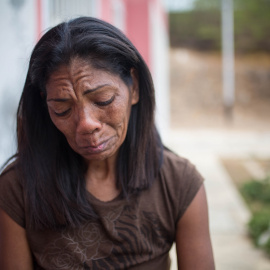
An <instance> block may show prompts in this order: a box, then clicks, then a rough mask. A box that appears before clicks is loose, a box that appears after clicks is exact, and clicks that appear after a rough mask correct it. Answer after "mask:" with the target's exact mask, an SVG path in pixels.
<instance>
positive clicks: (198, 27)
mask: <svg viewBox="0 0 270 270" xmlns="http://www.w3.org/2000/svg"><path fill="white" fill-rule="evenodd" d="M269 14H270V0H76V1H75V0H1V1H0V26H1V27H0V37H1V43H0V59H1V65H0V134H1V136H0V138H1V140H0V164H3V163H4V162H5V160H6V159H7V158H8V157H10V156H11V155H12V154H14V153H15V152H16V139H15V138H16V136H15V130H16V117H15V116H16V109H17V106H18V102H19V98H20V95H21V91H22V88H23V84H24V80H25V76H26V71H27V68H28V61H29V57H30V54H31V51H32V49H33V47H34V45H35V44H36V42H37V41H38V39H39V38H40V36H41V35H42V34H43V33H45V32H46V30H47V29H49V28H50V27H52V26H54V25H56V24H57V23H60V22H62V21H63V20H68V19H71V18H73V17H76V16H81V15H83V16H93V17H97V18H100V19H103V20H106V21H108V22H110V23H112V24H114V25H115V26H117V27H118V28H120V29H121V30H122V31H123V32H124V33H125V34H126V35H127V36H128V37H129V38H130V39H131V41H132V42H133V43H134V45H135V46H136V47H137V48H138V50H139V51H140V53H141V54H142V56H143V57H144V59H145V61H146V63H147V64H148V66H149V68H150V70H151V73H152V75H153V79H154V84H155V88H156V100H157V110H156V122H157V126H158V129H159V131H160V133H161V135H162V138H163V140H164V142H165V144H166V145H168V146H169V147H170V148H171V149H172V150H174V151H175V152H177V153H178V154H180V155H182V156H185V157H187V158H189V159H190V160H191V161H192V162H193V163H194V164H195V165H196V166H197V167H198V169H199V171H200V172H201V173H202V175H203V176H204V178H205V186H206V190H207V195H208V202H209V215H210V230H211V236H212V242H213V248H214V256H215V260H216V267H217V269H221V270H228V269H232V270H234V269H235V270H241V269H245V270H249V269H250V270H254V269H255V270H266V269H268V270H269V269H270V260H269V257H268V256H269V254H270V180H269V174H270V125H269V123H270V35H269V33H270V19H269ZM267 254H268V255H267ZM172 258H173V261H172V269H176V261H175V256H174V250H173V251H172Z"/></svg>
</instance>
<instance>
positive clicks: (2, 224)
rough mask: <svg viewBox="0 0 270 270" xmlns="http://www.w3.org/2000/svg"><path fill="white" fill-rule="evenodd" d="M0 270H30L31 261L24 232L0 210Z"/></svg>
mask: <svg viewBox="0 0 270 270" xmlns="http://www.w3.org/2000/svg"><path fill="white" fill-rule="evenodd" d="M0 269H5V270H14V269H20V270H31V269H33V261H32V255H31V251H30V248H29V245H28V241H27V237H26V231H25V229H24V228H22V227H21V226H20V225H18V224H17V223H16V222H15V221H14V220H13V219H11V218H10V217H9V216H8V215H7V214H6V213H5V212H4V211H3V210H2V209H1V208H0Z"/></svg>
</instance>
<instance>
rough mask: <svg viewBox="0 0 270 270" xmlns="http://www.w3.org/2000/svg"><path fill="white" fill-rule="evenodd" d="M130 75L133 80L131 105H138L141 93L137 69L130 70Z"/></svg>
mask: <svg viewBox="0 0 270 270" xmlns="http://www.w3.org/2000/svg"><path fill="white" fill-rule="evenodd" d="M130 75H131V78H132V85H131V105H134V104H136V103H138V101H139V99H140V93H139V76H138V72H137V70H136V69H135V68H132V69H131V70H130Z"/></svg>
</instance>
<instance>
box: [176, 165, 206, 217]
mask: <svg viewBox="0 0 270 270" xmlns="http://www.w3.org/2000/svg"><path fill="white" fill-rule="evenodd" d="M179 181H180V183H179V184H180V186H179V187H178V188H179V191H180V194H179V197H178V199H179V201H178V206H179V209H178V214H177V217H176V221H179V219H180V218H181V217H182V216H183V214H184V213H185V211H186V209H187V208H188V207H189V205H190V204H191V202H192V201H193V199H194V198H195V196H196V194H197V192H198V191H199V189H200V187H201V185H202V183H203V181H204V179H203V177H202V176H201V174H200V173H199V172H198V170H197V169H196V167H195V166H194V165H193V164H192V163H191V162H190V161H188V160H186V161H185V168H184V170H183V173H182V175H181V176H179Z"/></svg>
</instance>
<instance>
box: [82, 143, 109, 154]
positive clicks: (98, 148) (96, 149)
mask: <svg viewBox="0 0 270 270" xmlns="http://www.w3.org/2000/svg"><path fill="white" fill-rule="evenodd" d="M108 141H109V139H108V140H105V141H103V142H101V143H97V144H95V145H91V144H90V145H85V146H83V147H81V149H82V150H83V152H87V153H89V154H97V153H100V152H103V151H104V150H106V147H107V145H108Z"/></svg>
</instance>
